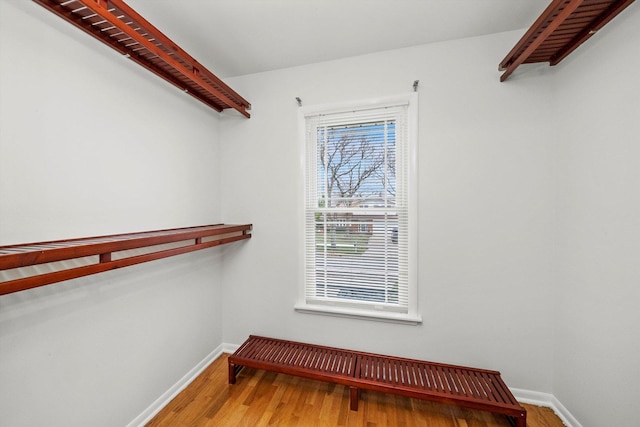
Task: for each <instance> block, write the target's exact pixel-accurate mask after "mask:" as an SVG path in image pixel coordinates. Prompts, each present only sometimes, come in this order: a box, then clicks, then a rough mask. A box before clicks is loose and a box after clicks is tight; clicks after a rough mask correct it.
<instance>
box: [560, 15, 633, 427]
mask: <svg viewBox="0 0 640 427" xmlns="http://www.w3.org/2000/svg"><path fill="white" fill-rule="evenodd" d="M638 28H640V8H639V7H638V5H636V4H632V5H631V6H630V7H629V8H628V9H627V10H626V11H625V12H623V14H621V15H620V16H618V17H617V18H616V19H615V20H614V21H613V22H612V23H611V24H610V25H609V26H607V27H605V28H604V29H603V30H602V31H601V32H600V33H599V34H597V35H596V36H594V37H593V38H592V39H591V40H589V41H588V43H587V44H585V45H584V46H583V47H582V48H581V49H578V50H576V51H575V52H574V53H573V54H572V55H571V56H570V57H568V58H567V59H566V60H565V61H563V63H561V65H559V66H558V69H557V70H556V73H555V76H554V79H555V80H556V84H557V93H558V104H557V112H556V117H557V119H558V120H557V121H558V126H557V127H558V131H559V132H558V138H557V143H558V147H559V156H558V167H559V172H560V173H559V176H560V177H561V180H560V182H559V187H558V188H559V191H558V194H559V197H558V200H559V213H560V215H559V222H558V269H559V277H558V285H557V287H556V288H557V292H556V294H555V298H556V299H557V301H558V306H557V309H558V321H557V332H556V341H555V345H554V347H555V349H556V360H555V370H554V386H553V390H554V394H555V396H556V397H557V398H558V399H559V400H560V401H561V402H563V404H564V405H565V406H566V407H567V408H568V409H569V410H570V411H571V412H572V413H573V414H574V416H575V417H576V418H577V419H578V420H579V421H581V422H582V424H583V425H584V426H585V427H587V426H594V427H596V426H632V425H637V424H638V421H637V419H638V417H637V404H638V401H639V400H640V391H638V386H637V385H638V383H640V368H639V367H638V358H639V356H638V355H639V354H640V333H639V330H638V325H640V310H639V306H640V71H639V70H640V32H639V31H638Z"/></svg>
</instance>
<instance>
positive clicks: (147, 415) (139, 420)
mask: <svg viewBox="0 0 640 427" xmlns="http://www.w3.org/2000/svg"><path fill="white" fill-rule="evenodd" d="M224 348H225V345H224V344H223V345H220V346H218V347H217V348H216V349H215V350H213V351H212V352H211V353H209V354H208V355H207V356H206V357H205V358H204V359H202V360H201V361H200V362H199V363H198V364H197V365H196V366H194V367H193V368H192V369H191V370H190V371H189V372H187V373H186V374H185V376H183V377H182V378H180V380H178V382H177V383H175V384H174V385H173V386H172V387H171V388H170V389H169V390H167V391H166V392H164V393H163V394H162V395H161V396H160V397H159V398H157V399H156V400H155V401H154V402H153V403H152V404H151V405H149V407H148V408H147V409H145V410H144V411H142V413H141V414H140V415H138V416H137V417H135V418H134V419H133V421H131V422H130V423H129V424H127V427H143V426H144V425H145V424H146V423H148V422H149V421H151V419H152V418H153V417H154V416H155V415H156V414H157V413H158V412H160V410H161V409H162V408H164V407H165V406H166V405H167V404H168V403H169V402H171V401H172V400H173V398H175V397H176V396H177V395H178V394H179V393H180V392H181V391H182V390H184V389H185V388H186V387H187V386H188V385H189V384H191V382H192V381H193V380H195V379H196V378H197V377H198V375H200V374H201V373H202V371H204V370H205V369H206V368H207V366H209V365H210V364H211V363H212V362H213V361H214V360H216V359H217V358H218V357H220V355H221V354H222V353H223V352H225V350H224Z"/></svg>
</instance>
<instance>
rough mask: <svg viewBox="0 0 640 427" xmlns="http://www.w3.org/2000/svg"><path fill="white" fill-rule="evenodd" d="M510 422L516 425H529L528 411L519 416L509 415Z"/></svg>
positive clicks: (519, 426) (518, 426) (524, 426)
mask: <svg viewBox="0 0 640 427" xmlns="http://www.w3.org/2000/svg"><path fill="white" fill-rule="evenodd" d="M507 418H508V419H509V424H511V425H512V426H515V427H527V413H526V412H525V413H524V414H521V415H520V416H519V417H507Z"/></svg>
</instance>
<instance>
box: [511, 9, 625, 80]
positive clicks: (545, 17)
mask: <svg viewBox="0 0 640 427" xmlns="http://www.w3.org/2000/svg"><path fill="white" fill-rule="evenodd" d="M633 1H634V0H553V1H552V2H551V4H550V5H549V6H548V7H547V8H546V9H545V11H544V12H542V15H540V17H539V18H538V19H537V20H536V22H534V24H533V25H532V26H531V28H529V30H528V31H527V32H526V33H525V35H524V36H523V37H522V38H521V39H520V41H519V42H518V43H517V44H516V45H515V46H514V48H513V49H511V52H509V54H508V55H507V56H506V57H505V58H504V59H503V60H502V62H501V63H500V66H499V69H500V71H504V74H502V76H501V77H500V81H505V80H506V79H507V78H508V77H509V76H510V75H511V73H513V71H514V70H515V69H516V68H518V66H520V65H521V64H530V63H536V62H549V64H550V65H556V64H558V63H559V62H560V61H562V60H563V59H564V58H566V57H567V55H569V54H570V53H571V52H573V51H574V50H575V49H576V48H577V47H578V46H580V45H581V44H582V43H584V42H585V41H586V40H587V39H588V38H589V37H591V36H592V35H594V34H595V33H596V32H597V31H599V30H600V29H601V28H602V27H604V26H605V25H606V24H607V23H608V22H609V21H611V20H612V19H613V18H614V17H615V16H616V15H618V14H619V13H620V12H622V11H623V10H624V9H625V8H626V7H627V6H629V5H630V4H631V3H633Z"/></svg>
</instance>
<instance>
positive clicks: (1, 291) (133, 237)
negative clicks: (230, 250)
mask: <svg viewBox="0 0 640 427" xmlns="http://www.w3.org/2000/svg"><path fill="white" fill-rule="evenodd" d="M251 229H252V225H251V224H243V225H229V224H215V225H205V226H199V227H187V228H174V229H168V230H157V231H147V232H141V233H129V234H115V235H110V236H100V237H88V238H82V239H71V240H57V241H52V242H42V243H28V244H20V245H11V246H0V271H3V270H13V269H19V268H23V267H29V266H35V265H40V264H48V263H53V262H58V261H67V260H72V259H76V258H85V257H95V261H94V262H92V263H89V264H88V265H81V266H76V267H71V268H66V269H62V270H57V271H50V272H46V273H42V274H34V275H27V276H26V277H19V278H15V279H10V280H7V281H0V295H5V294H10V293H13V292H19V291H24V290H27V289H31V288H36V287H39V286H45V285H49V284H52V283H56V282H61V281H64V280H69V279H74V278H77V277H82V276H88V275H91V274H96V273H102V272H105V271H109V270H114V269H116V268H121V267H127V266H130V265H135V264H140V263H143V262H149V261H153V260H156V259H160V258H166V257H170V256H175V255H180V254H184V253H187V252H193V251H197V250H201V249H206V248H211V247H214V246H219V245H224V244H227V243H232V242H236V241H239V240H244V239H249V238H251ZM168 244H171V245H170V246H171V247H169V248H167V247H160V246H159V245H168ZM141 248H145V251H146V252H147V253H143V254H138V255H133V256H126V255H127V254H126V253H123V252H122V251H128V250H135V249H141ZM20 275H22V274H20Z"/></svg>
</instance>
